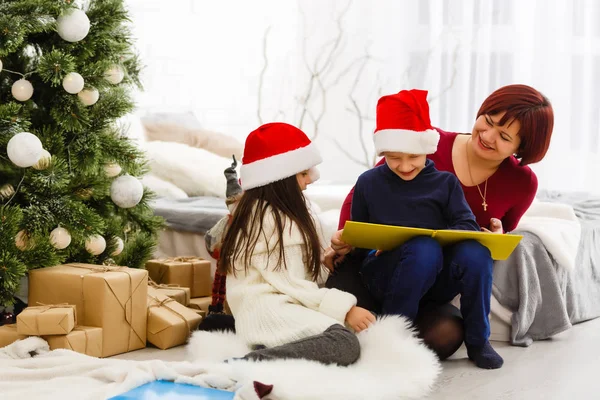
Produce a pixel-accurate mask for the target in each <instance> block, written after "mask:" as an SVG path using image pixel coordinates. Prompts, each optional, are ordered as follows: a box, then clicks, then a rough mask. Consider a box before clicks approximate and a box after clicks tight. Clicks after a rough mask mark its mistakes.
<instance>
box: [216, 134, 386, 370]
mask: <svg viewBox="0 0 600 400" xmlns="http://www.w3.org/2000/svg"><path fill="white" fill-rule="evenodd" d="M321 162H322V159H321V156H320V154H319V152H318V150H317V149H316V147H315V145H314V144H312V143H311V141H310V140H309V139H308V137H307V136H306V135H305V134H304V133H303V132H302V131H301V130H299V129H297V128H295V127H293V126H291V125H288V124H285V123H270V124H265V125H263V126H261V127H259V128H258V129H256V130H255V131H253V132H252V133H250V135H249V136H248V138H247V139H246V143H245V148H244V156H243V159H242V166H241V167H240V178H241V184H242V189H243V194H242V196H241V198H240V199H239V201H238V203H237V206H236V208H235V211H234V213H233V217H232V219H231V224H230V226H229V228H228V229H227V233H226V235H225V238H224V240H223V244H222V247H221V254H220V256H221V258H220V260H219V271H220V272H221V273H223V274H226V275H227V286H226V290H227V302H228V304H229V307H230V308H231V312H232V314H233V316H234V317H235V328H236V333H237V335H239V336H240V337H241V338H242V339H243V340H244V341H245V342H246V343H247V344H248V345H249V346H251V347H253V348H254V349H255V350H254V351H252V352H251V353H249V354H247V355H246V356H245V358H247V359H253V360H264V359H273V358H303V359H309V360H314V361H319V362H322V363H325V364H330V363H335V364H339V365H349V364H352V363H354V362H355V361H356V360H357V359H358V357H359V355H360V346H359V342H358V339H357V337H356V335H355V334H354V333H353V332H352V331H351V330H349V329H347V328H346V327H345V326H344V325H345V324H347V325H348V326H350V327H351V328H352V329H353V330H355V331H361V330H363V329H366V328H367V327H368V326H369V325H370V324H371V323H372V322H374V320H375V317H374V316H373V314H372V313H371V312H369V311H367V310H365V309H363V308H360V307H356V298H355V297H354V295H352V294H349V293H346V292H343V291H340V290H337V289H326V288H319V287H318V285H317V283H316V281H317V279H318V278H319V275H320V274H321V273H322V272H323V268H322V264H321V249H322V245H321V241H320V237H319V234H318V231H319V228H318V227H317V226H316V225H315V224H316V219H313V217H312V216H311V214H310V211H309V209H308V207H307V205H306V200H305V198H304V195H303V194H302V191H303V190H304V189H306V186H307V185H308V184H310V183H312V182H313V181H314V180H316V179H317V178H318V173H317V171H316V169H315V166H316V165H317V164H320V163H321Z"/></svg>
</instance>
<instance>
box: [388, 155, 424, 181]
mask: <svg viewBox="0 0 600 400" xmlns="http://www.w3.org/2000/svg"><path fill="white" fill-rule="evenodd" d="M383 156H384V157H385V162H386V164H387V165H388V167H390V169H391V170H392V171H394V173H395V174H396V175H398V176H399V177H400V178H401V179H402V180H405V181H412V180H413V179H415V177H416V176H417V175H419V172H421V170H422V169H423V168H425V162H426V161H427V155H425V154H408V153H397V152H389V151H386V152H384V153H383Z"/></svg>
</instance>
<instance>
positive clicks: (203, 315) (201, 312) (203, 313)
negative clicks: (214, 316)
mask: <svg viewBox="0 0 600 400" xmlns="http://www.w3.org/2000/svg"><path fill="white" fill-rule="evenodd" d="M188 310H192V311H193V312H195V313H196V314H198V315H199V316H201V317H202V319H204V317H206V312H205V311H204V310H200V309H198V308H190V307H188Z"/></svg>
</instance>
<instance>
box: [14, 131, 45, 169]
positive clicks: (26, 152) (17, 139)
mask: <svg viewBox="0 0 600 400" xmlns="http://www.w3.org/2000/svg"><path fill="white" fill-rule="evenodd" d="M43 150H44V148H43V147H42V142H40V139H38V137H37V136H35V135H34V134H33V133H29V132H21V133H17V134H16V135H15V136H13V137H12V138H10V140H9V141H8V145H7V146H6V152H7V153H8V158H10V161H12V162H13V163H14V164H15V165H16V166H18V167H21V168H29V167H31V166H32V165H33V164H35V163H36V162H38V160H39V159H40V157H41V156H42V151H43Z"/></svg>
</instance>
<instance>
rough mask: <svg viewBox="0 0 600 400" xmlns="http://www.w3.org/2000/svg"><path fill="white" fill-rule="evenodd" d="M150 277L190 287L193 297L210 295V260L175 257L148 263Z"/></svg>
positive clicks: (154, 279)
mask: <svg viewBox="0 0 600 400" xmlns="http://www.w3.org/2000/svg"><path fill="white" fill-rule="evenodd" d="M146 269H147V270H148V274H149V276H150V279H152V280H153V281H154V282H156V283H159V284H160V283H163V284H170V285H179V286H180V287H187V288H190V291H191V297H202V296H210V294H211V293H212V283H211V276H210V275H211V274H210V261H207V260H202V259H201V258H197V257H175V258H167V259H160V260H150V261H148V262H147V263H146Z"/></svg>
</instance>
